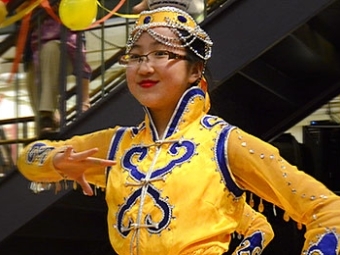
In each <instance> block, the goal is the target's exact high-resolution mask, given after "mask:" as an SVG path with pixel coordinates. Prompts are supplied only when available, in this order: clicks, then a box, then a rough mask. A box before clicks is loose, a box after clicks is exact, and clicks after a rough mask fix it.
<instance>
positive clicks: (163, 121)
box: [149, 109, 173, 138]
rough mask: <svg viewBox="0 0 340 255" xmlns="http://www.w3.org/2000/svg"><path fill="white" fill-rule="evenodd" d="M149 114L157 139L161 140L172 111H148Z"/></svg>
mask: <svg viewBox="0 0 340 255" xmlns="http://www.w3.org/2000/svg"><path fill="white" fill-rule="evenodd" d="M149 110H150V109H149ZM150 114H151V117H152V121H153V123H154V125H155V127H156V130H157V133H158V137H159V138H162V137H163V135H164V132H165V130H166V128H167V126H168V124H169V121H170V119H171V117H172V114H173V110H172V109H169V110H150Z"/></svg>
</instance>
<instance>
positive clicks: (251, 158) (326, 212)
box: [226, 129, 340, 255]
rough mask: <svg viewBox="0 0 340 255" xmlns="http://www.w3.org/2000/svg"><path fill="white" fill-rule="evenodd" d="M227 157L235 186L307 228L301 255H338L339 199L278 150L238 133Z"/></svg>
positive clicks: (232, 136)
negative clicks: (278, 208) (252, 194)
mask: <svg viewBox="0 0 340 255" xmlns="http://www.w3.org/2000/svg"><path fill="white" fill-rule="evenodd" d="M228 148H232V149H229V150H228V153H227V155H226V156H227V157H228V162H229V166H230V169H231V171H232V173H233V175H234V177H235V179H236V182H237V183H238V184H239V185H240V186H241V187H242V188H244V189H246V190H249V191H250V192H252V193H254V194H256V195H257V196H259V197H262V198H263V199H264V200H266V201H268V202H271V203H273V204H275V205H277V206H278V207H280V208H281V209H283V210H284V211H285V212H286V213H287V214H288V215H289V216H290V217H291V218H292V219H293V220H295V221H296V222H299V223H301V224H304V225H305V226H306V233H305V238H306V240H305V243H304V247H303V252H302V254H306V255H311V254H316V253H318V254H321V253H322V254H324V255H336V254H338V253H339V249H340V247H339V234H340V217H339V215H340V197H339V196H337V195H336V194H335V193H334V192H332V191H331V190H329V189H328V188H327V187H326V186H325V185H323V184H322V183H321V182H319V181H317V180H316V179H315V178H313V177H312V176H310V175H308V174H306V173H304V172H303V171H300V170H298V169H297V168H296V167H295V166H292V165H291V164H289V163H288V162H287V161H285V160H284V159H283V158H282V157H281V156H280V154H279V151H278V149H277V148H275V147H273V146H272V145H270V144H269V143H266V142H264V141H261V140H260V139H258V138H256V137H254V136H252V135H249V134H247V133H246V132H243V131H242V130H240V129H235V130H233V131H232V133H231V134H230V136H229V140H228Z"/></svg>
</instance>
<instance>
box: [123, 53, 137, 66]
mask: <svg viewBox="0 0 340 255" xmlns="http://www.w3.org/2000/svg"><path fill="white" fill-rule="evenodd" d="M140 57H141V56H140V55H138V54H125V55H123V56H121V58H120V60H119V63H120V64H121V65H131V64H136V63H138V62H139V59H140Z"/></svg>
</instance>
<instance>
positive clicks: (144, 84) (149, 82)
mask: <svg viewBox="0 0 340 255" xmlns="http://www.w3.org/2000/svg"><path fill="white" fill-rule="evenodd" d="M156 84H157V81H152V80H143V81H141V82H140V83H139V85H140V86H141V87H142V88H150V87H153V86H155V85H156Z"/></svg>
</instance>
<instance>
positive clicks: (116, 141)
mask: <svg viewBox="0 0 340 255" xmlns="http://www.w3.org/2000/svg"><path fill="white" fill-rule="evenodd" d="M126 129H127V128H125V127H124V128H123V127H122V128H119V129H118V130H117V132H116V134H115V136H114V137H113V140H112V142H111V146H110V150H109V155H108V159H109V160H114V158H115V155H116V152H117V149H118V144H119V143H120V141H121V140H122V137H123V134H124V132H125V131H126ZM111 168H112V166H108V167H107V168H106V182H107V180H108V177H109V173H110V171H111Z"/></svg>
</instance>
